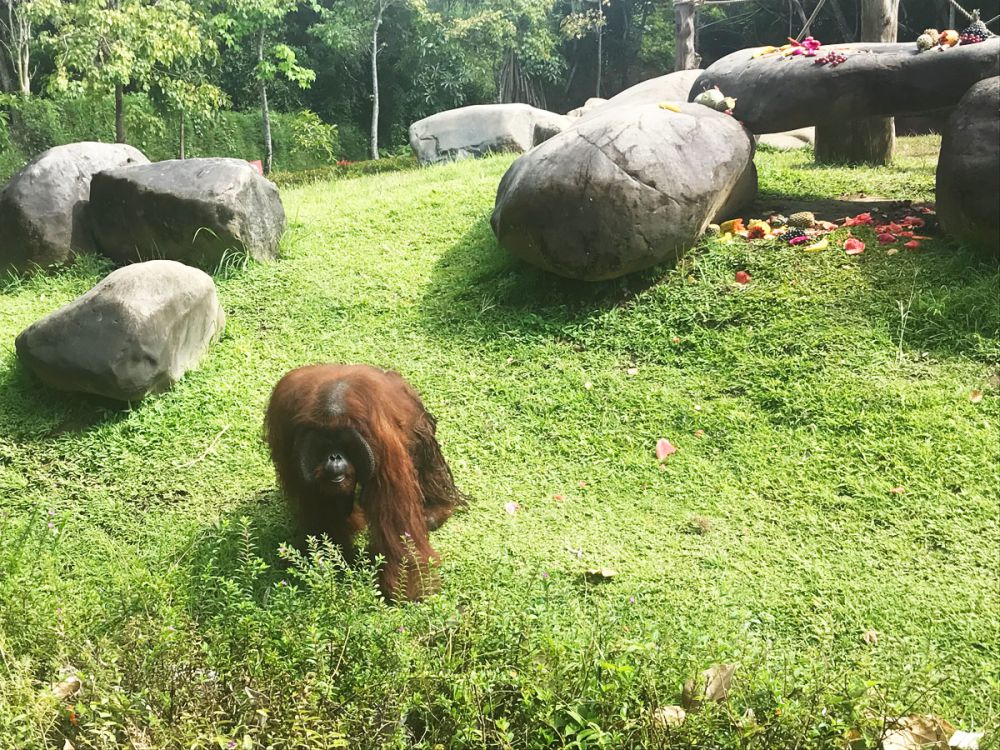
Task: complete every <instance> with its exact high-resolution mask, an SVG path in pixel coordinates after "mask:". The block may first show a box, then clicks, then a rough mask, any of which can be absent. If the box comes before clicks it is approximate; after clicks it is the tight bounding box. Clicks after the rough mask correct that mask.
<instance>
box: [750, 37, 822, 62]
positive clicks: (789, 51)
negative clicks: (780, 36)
mask: <svg viewBox="0 0 1000 750" xmlns="http://www.w3.org/2000/svg"><path fill="white" fill-rule="evenodd" d="M822 46H823V44H822V43H821V42H820V41H819V39H815V38H813V37H811V36H807V37H806V38H805V39H803V40H802V41H801V42H800V41H799V40H798V39H792V38H791V37H788V44H783V45H781V46H780V47H773V46H772V47H761V48H760V49H759V50H757V51H756V52H754V53H753V54H752V55H751V56H750V57H751V58H757V57H767V56H768V55H776V58H775V59H777V60H784V59H785V58H786V57H798V56H799V55H803V56H804V57H815V56H816V53H817V52H819V48H820V47H822Z"/></svg>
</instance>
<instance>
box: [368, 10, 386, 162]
mask: <svg viewBox="0 0 1000 750" xmlns="http://www.w3.org/2000/svg"><path fill="white" fill-rule="evenodd" d="M383 10H385V6H384V5H383V4H382V2H381V1H380V2H379V4H378V11H377V14H376V16H375V24H374V25H373V26H372V142H371V157H372V159H378V105H379V101H378V30H379V27H380V26H381V25H382V11H383Z"/></svg>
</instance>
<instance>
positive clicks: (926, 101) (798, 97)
mask: <svg viewBox="0 0 1000 750" xmlns="http://www.w3.org/2000/svg"><path fill="white" fill-rule="evenodd" d="M828 49H833V50H837V51H838V52H840V53H841V54H843V55H844V56H845V57H846V58H847V60H846V62H844V63H842V64H840V65H838V66H837V67H832V66H830V65H817V64H816V62H815V60H816V58H810V57H804V56H799V57H789V58H779V57H777V56H776V55H765V56H762V57H757V58H754V57H753V53H754V52H755V51H756V49H743V50H739V51H737V52H733V53H732V54H729V55H726V56H725V57H723V58H722V59H721V60H719V61H717V62H715V63H713V64H712V65H711V66H709V68H708V69H707V70H705V71H704V72H703V73H702V74H701V76H700V77H699V78H698V80H697V81H696V82H695V84H694V86H693V87H692V89H691V93H690V96H689V99H690V100H694V98H695V97H696V96H697V95H698V94H700V93H701V92H702V91H705V90H706V89H709V88H711V87H712V86H718V87H719V89H721V90H722V92H723V93H724V94H725V95H726V96H733V97H736V108H735V109H734V110H733V116H734V117H736V119H738V120H741V121H742V122H743V123H744V124H745V125H746V126H747V127H748V128H750V130H751V132H754V133H778V132H781V131H784V130H793V129H795V128H802V127H806V126H809V125H815V124H817V123H819V122H823V123H828V122H836V121H839V120H851V119H857V118H861V117H872V116H877V115H885V116H891V115H895V114H904V113H908V112H922V111H925V110H927V109H930V108H932V107H944V106H948V105H951V104H956V103H957V102H958V100H959V99H961V97H962V94H964V93H965V92H966V91H967V90H968V88H969V87H970V86H971V85H972V84H974V83H976V82H977V81H980V80H982V79H983V78H989V77H991V76H995V75H998V74H1000V37H994V38H992V39H987V40H986V41H984V42H981V43H979V44H968V45H961V46H958V47H952V48H950V49H944V50H938V49H931V50H928V51H926V52H918V51H917V49H916V47H915V46H914V45H913V44H912V43H906V44H902V43H901V44H888V43H886V44H835V45H831V46H830V47H829V48H828V47H827V46H824V47H823V48H822V50H821V52H820V54H821V55H822V54H823V52H825V51H827V50H828Z"/></svg>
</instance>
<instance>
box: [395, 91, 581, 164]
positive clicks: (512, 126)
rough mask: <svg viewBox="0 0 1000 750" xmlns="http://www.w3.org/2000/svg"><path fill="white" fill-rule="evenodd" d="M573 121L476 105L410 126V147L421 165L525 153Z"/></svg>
mask: <svg viewBox="0 0 1000 750" xmlns="http://www.w3.org/2000/svg"><path fill="white" fill-rule="evenodd" d="M569 123H570V120H569V118H567V117H566V116H565V115H557V114H556V113H555V112H548V111H546V110H544V109H538V108H537V107H532V106H530V105H528V104H474V105H472V106H469V107H459V108H458V109H450V110H448V111H446V112H438V113H437V114H435V115H431V116H430V117H425V118H424V119H423V120H418V121H417V122H415V123H413V124H412V125H410V148H412V149H413V153H414V154H415V155H416V157H417V159H419V160H420V163H421V164H435V163H437V162H440V161H449V160H455V159H466V158H469V157H479V156H485V155H486V154H490V153H496V152H501V151H513V152H515V153H523V152H525V151H527V150H528V149H530V148H532V147H533V146H537V145H538V144H539V143H542V142H544V141H546V140H548V139H549V138H551V137H552V136H554V135H556V134H557V133H560V132H562V130H563V129H564V128H566V126H567V125H569Z"/></svg>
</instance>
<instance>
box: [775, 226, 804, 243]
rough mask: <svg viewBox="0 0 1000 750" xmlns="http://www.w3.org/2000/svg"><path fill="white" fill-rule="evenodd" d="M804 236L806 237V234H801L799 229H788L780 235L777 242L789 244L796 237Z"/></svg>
mask: <svg viewBox="0 0 1000 750" xmlns="http://www.w3.org/2000/svg"><path fill="white" fill-rule="evenodd" d="M805 236H806V233H805V232H803V231H802V230H801V229H789V230H788V231H787V232H785V233H784V234H783V235H781V236H780V237H778V241H779V242H791V241H792V240H794V239H795V238H796V237H805Z"/></svg>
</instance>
